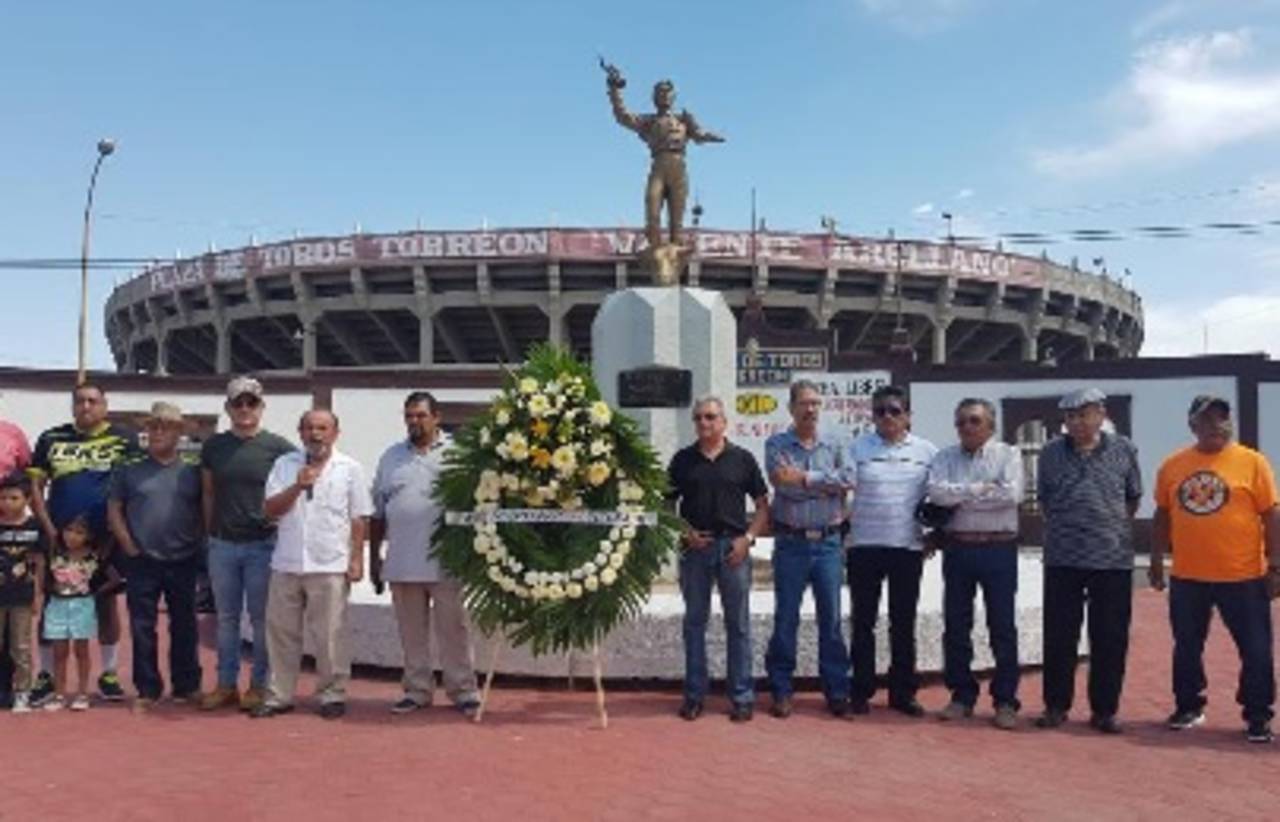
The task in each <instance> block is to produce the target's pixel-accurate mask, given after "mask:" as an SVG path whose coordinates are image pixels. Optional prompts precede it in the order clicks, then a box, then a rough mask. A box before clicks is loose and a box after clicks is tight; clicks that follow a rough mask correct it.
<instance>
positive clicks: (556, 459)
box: [551, 445, 578, 477]
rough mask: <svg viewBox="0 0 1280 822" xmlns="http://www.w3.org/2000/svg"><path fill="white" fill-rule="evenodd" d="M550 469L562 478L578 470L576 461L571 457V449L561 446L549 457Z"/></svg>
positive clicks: (575, 458)
mask: <svg viewBox="0 0 1280 822" xmlns="http://www.w3.org/2000/svg"><path fill="white" fill-rule="evenodd" d="M551 467H553V468H555V469H556V473H558V474H559V475H560V476H562V477H568V476H570V475H572V474H573V472H574V471H576V470H577V469H578V459H577V457H575V456H574V455H573V448H572V447H571V446H568V445H562V446H560V447H559V448H557V449H556V450H555V452H554V453H552V455H551Z"/></svg>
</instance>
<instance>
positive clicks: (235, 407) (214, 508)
mask: <svg viewBox="0 0 1280 822" xmlns="http://www.w3.org/2000/svg"><path fill="white" fill-rule="evenodd" d="M224 407H225V408H226V411H227V416H228V417H229V418H230V419H231V430H229V431H223V432H221V433H219V434H216V435H214V436H213V437H211V438H210V439H209V441H208V442H206V443H205V444H204V448H202V449H201V451H200V469H201V471H200V474H201V481H202V485H203V497H202V501H203V505H204V522H205V527H206V529H207V530H208V533H209V583H210V585H212V587H213V604H214V608H215V609H216V610H217V612H218V685H217V688H215V689H214V690H213V691H210V692H209V693H208V694H207V695H206V696H205V698H204V701H203V702H202V703H201V705H200V707H201V708H203V709H204V710H215V709H217V708H223V707H232V706H239V707H240V708H241V709H243V710H245V711H251V710H253V709H254V708H256V707H258V706H259V705H261V704H262V702H263V701H264V699H265V697H266V689H267V669H268V663H267V585H268V582H269V581H270V579H271V552H272V550H273V549H274V548H275V540H276V526H275V523H274V522H272V521H271V520H270V519H268V518H267V516H266V514H265V513H264V512H263V510H262V502H263V488H265V487H266V484H267V475H268V474H270V473H271V466H272V465H273V464H274V463H275V461H276V458H277V457H279V456H281V455H283V454H288V453H290V452H291V451H294V450H295V449H294V447H293V445H292V444H290V443H289V441H288V440H286V439H284V438H283V437H280V436H277V435H275V434H272V433H271V432H270V431H266V430H263V428H262V412H263V410H264V409H265V407H266V403H265V402H264V401H263V398H262V383H260V382H258V381H257V380H255V379H253V378H252V377H236V378H235V379H233V380H231V382H229V383H227V403H226V405H225V406H224ZM246 605H247V606H248V609H249V620H250V622H251V623H252V624H253V669H252V672H251V674H250V678H249V689H248V690H247V691H246V692H245V693H244V695H243V697H242V696H241V695H240V691H239V687H238V680H239V678H240V615H241V613H243V611H244V610H245V606H246Z"/></svg>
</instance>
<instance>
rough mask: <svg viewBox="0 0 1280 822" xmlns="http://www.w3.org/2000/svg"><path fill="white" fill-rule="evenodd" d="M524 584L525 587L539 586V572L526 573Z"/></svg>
mask: <svg viewBox="0 0 1280 822" xmlns="http://www.w3.org/2000/svg"><path fill="white" fill-rule="evenodd" d="M524 584H525V585H537V584H538V572H537V571H528V572H526V573H525V575H524Z"/></svg>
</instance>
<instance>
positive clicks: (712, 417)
mask: <svg viewBox="0 0 1280 822" xmlns="http://www.w3.org/2000/svg"><path fill="white" fill-rule="evenodd" d="M693 418H694V419H695V420H697V421H703V420H705V421H708V422H710V421H711V420H716V419H719V418H720V415H719V414H694V415H693Z"/></svg>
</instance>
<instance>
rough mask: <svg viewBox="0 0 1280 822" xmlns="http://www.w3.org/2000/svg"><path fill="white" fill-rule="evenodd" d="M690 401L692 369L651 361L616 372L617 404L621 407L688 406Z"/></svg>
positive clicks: (691, 395) (691, 394)
mask: <svg viewBox="0 0 1280 822" xmlns="http://www.w3.org/2000/svg"><path fill="white" fill-rule="evenodd" d="M692 401H693V372H692V371H690V370H689V369H687V368H675V367H672V366H663V365H654V366H649V367H647V368H631V369H628V370H626V371H621V372H619V373H618V405H619V406H621V407H622V408H688V407H689V404H690V403H691V402H692Z"/></svg>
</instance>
